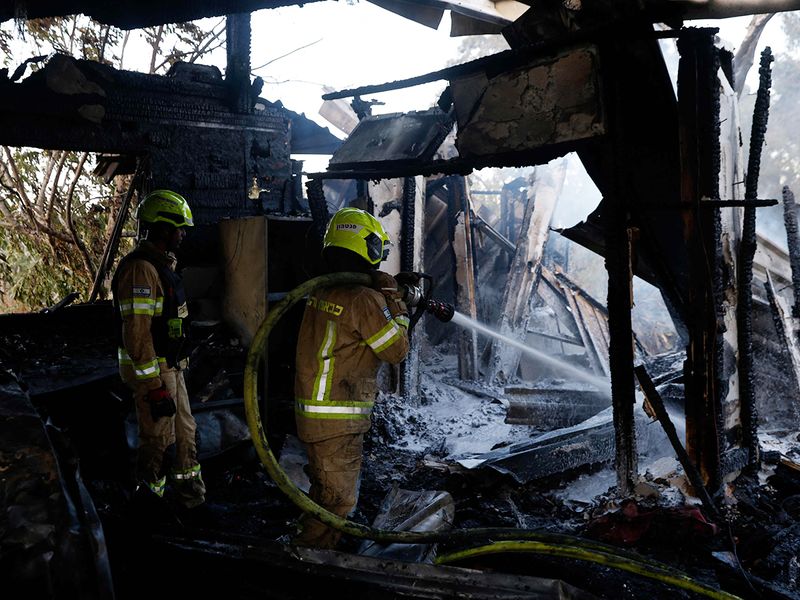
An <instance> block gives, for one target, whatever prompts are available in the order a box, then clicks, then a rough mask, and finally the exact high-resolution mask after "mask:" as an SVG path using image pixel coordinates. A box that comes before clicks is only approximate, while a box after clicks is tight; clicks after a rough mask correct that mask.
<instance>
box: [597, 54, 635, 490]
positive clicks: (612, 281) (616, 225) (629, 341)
mask: <svg viewBox="0 0 800 600" xmlns="http://www.w3.org/2000/svg"><path fill="white" fill-rule="evenodd" d="M606 57H607V58H608V60H607V61H606V64H607V65H608V67H607V73H606V74H607V77H608V81H609V83H610V85H609V86H608V92H607V93H609V94H613V95H614V97H617V98H618V97H620V96H622V95H623V94H624V90H625V85H624V84H625V81H624V69H625V66H626V62H627V60H629V58H628V57H627V56H626V54H625V51H624V48H622V46H621V44H613V45H610V46H609V47H608V48H607V50H606V54H604V56H603V58H604V59H605V58H606ZM626 59H627V60H626ZM614 97H612V98H610V99H609V102H608V106H613V107H614V109H613V110H612V111H609V112H610V113H611V114H610V115H609V120H610V126H609V129H610V131H611V132H612V144H613V156H614V161H613V162H614V164H615V165H619V166H615V167H614V170H613V184H612V185H613V188H612V193H611V194H610V195H609V196H608V197H607V198H606V199H605V203H606V207H605V209H604V210H603V213H602V215H601V223H602V226H603V234H604V237H605V247H606V253H605V266H606V271H607V272H608V296H607V306H608V333H609V349H608V362H609V364H608V367H609V373H610V375H611V405H612V407H613V422H614V443H615V456H614V466H615V469H616V476H617V491H618V493H619V494H620V495H623V496H625V495H628V494H630V493H631V492H632V491H633V487H634V481H635V478H636V476H637V474H638V456H637V451H636V425H635V421H634V414H633V408H634V405H635V403H636V396H635V388H634V385H635V383H634V373H633V361H634V354H633V324H632V321H631V309H632V307H633V262H632V261H633V248H632V244H633V238H634V235H633V233H634V232H633V229H632V227H631V223H630V205H631V192H630V189H629V187H628V183H627V181H626V177H625V174H624V172H623V167H622V165H625V164H628V162H629V161H628V144H627V136H628V135H630V134H629V132H628V130H627V128H626V125H627V126H628V127H629V125H628V122H627V121H626V117H627V115H626V114H625V111H624V109H623V107H622V105H621V104H620V102H619V101H618V100H614Z"/></svg>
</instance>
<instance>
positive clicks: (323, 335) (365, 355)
mask: <svg viewBox="0 0 800 600" xmlns="http://www.w3.org/2000/svg"><path fill="white" fill-rule="evenodd" d="M402 310H405V306H402ZM407 327H408V317H407V315H405V314H403V313H398V314H397V315H396V316H393V315H392V313H391V312H390V309H389V307H388V306H387V304H386V300H385V299H384V297H383V294H381V293H380V292H378V291H375V290H373V289H370V288H367V287H364V286H352V285H348V286H338V287H331V288H326V289H323V290H318V291H317V293H316V294H315V296H312V297H310V298H309V299H308V301H307V303H306V310H305V314H304V315H303V322H302V324H301V326H300V333H299V336H298V343H297V361H296V373H297V374H296V377H295V401H296V402H295V412H296V415H297V428H298V435H299V436H300V439H302V440H304V441H307V442H313V441H320V440H323V439H328V438H331V437H336V436H337V435H343V434H346V433H357V432H363V431H366V430H367V429H369V426H370V415H371V413H372V407H373V404H374V402H375V395H376V393H377V386H376V382H375V376H376V374H377V371H378V367H379V366H380V363H381V361H386V362H389V363H392V364H397V363H400V362H401V361H402V360H403V359H404V358H405V356H406V354H407V353H408V333H407Z"/></svg>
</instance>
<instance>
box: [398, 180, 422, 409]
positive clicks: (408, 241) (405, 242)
mask: <svg viewBox="0 0 800 600" xmlns="http://www.w3.org/2000/svg"><path fill="white" fill-rule="evenodd" d="M418 179H419V185H418V181H417V178H414V177H406V178H405V179H404V180H403V206H402V210H401V229H400V270H401V271H406V272H412V271H413V272H417V271H423V270H424V267H423V265H424V261H423V248H424V245H423V243H422V241H423V240H422V239H421V238H422V236H423V235H424V231H425V210H424V207H425V189H424V187H425V182H424V181H425V180H424V179H423V178H422V177H420V178H418ZM409 310H412V311H413V310H415V309H413V308H411V307H409ZM408 337H409V341H410V342H411V347H410V350H409V353H408V356H407V357H406V359H405V360H404V361H403V363H402V364H401V365H400V393H401V394H403V397H404V399H405V400H406V401H412V400H414V399H416V398H417V397H418V396H419V343H417V341H416V339H415V337H416V336H414V330H410V331H409V332H408Z"/></svg>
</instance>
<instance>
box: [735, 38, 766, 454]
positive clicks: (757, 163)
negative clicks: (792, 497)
mask: <svg viewBox="0 0 800 600" xmlns="http://www.w3.org/2000/svg"><path fill="white" fill-rule="evenodd" d="M773 60H774V59H773V57H772V51H771V50H770V49H769V47H767V48H765V49H764V51H763V52H762V53H761V65H760V68H759V70H758V72H759V85H758V92H757V93H756V103H755V107H754V108H753V125H752V129H751V133H750V154H749V157H748V161H747V177H746V182H745V194H744V196H745V199H746V200H751V201H752V200H754V199H755V198H756V196H757V195H758V176H759V172H760V168H761V151H762V149H763V147H764V137H765V135H766V133H767V121H768V119H769V92H770V87H771V85H772V69H771V64H772V61H773ZM755 254H756V207H755V206H745V208H744V223H743V227H742V241H741V244H740V246H739V262H738V270H739V273H738V286H739V288H738V296H739V297H738V301H739V306H738V310H737V311H736V316H737V326H738V337H739V339H738V342H739V388H740V390H741V391H740V404H741V417H742V430H743V434H744V441H745V444H746V446H747V449H748V453H749V462H750V464H751V465H755V464H758V462H759V446H758V411H757V409H756V395H755V373H754V368H753V289H752V288H753V259H754V257H755Z"/></svg>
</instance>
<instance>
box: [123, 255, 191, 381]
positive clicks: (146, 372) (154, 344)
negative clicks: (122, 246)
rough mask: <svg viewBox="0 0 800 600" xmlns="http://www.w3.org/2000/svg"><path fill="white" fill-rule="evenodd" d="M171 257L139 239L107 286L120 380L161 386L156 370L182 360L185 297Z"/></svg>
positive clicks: (174, 365)
mask: <svg viewBox="0 0 800 600" xmlns="http://www.w3.org/2000/svg"><path fill="white" fill-rule="evenodd" d="M174 267H175V258H174V256H172V255H171V254H167V253H164V252H162V251H161V250H159V249H158V248H157V247H156V246H154V245H153V244H152V243H151V242H148V241H146V240H143V241H141V242H139V245H138V246H137V247H136V249H135V250H134V251H133V252H131V253H130V254H128V255H127V256H125V257H124V258H123V259H122V260H121V261H120V264H119V266H118V267H117V271H116V273H115V274H114V279H113V280H112V283H111V289H112V291H113V294H114V309H115V310H114V315H115V318H116V330H117V335H118V344H117V345H118V357H119V365H120V373H121V375H122V379H123V380H124V381H126V382H131V381H136V382H139V383H143V384H146V387H148V388H150V389H152V388H158V387H161V384H162V381H161V377H160V373H161V370H162V369H164V368H174V367H176V366H178V364H179V362H180V361H181V360H182V359H183V358H184V356H183V350H184V342H185V338H186V332H185V326H184V319H185V317H187V315H188V312H187V309H186V295H185V293H184V290H183V284H182V283H181V278H180V277H179V276H178V274H177V273H175V272H174Z"/></svg>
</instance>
